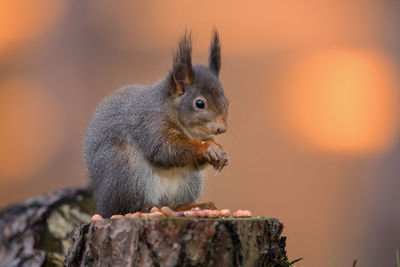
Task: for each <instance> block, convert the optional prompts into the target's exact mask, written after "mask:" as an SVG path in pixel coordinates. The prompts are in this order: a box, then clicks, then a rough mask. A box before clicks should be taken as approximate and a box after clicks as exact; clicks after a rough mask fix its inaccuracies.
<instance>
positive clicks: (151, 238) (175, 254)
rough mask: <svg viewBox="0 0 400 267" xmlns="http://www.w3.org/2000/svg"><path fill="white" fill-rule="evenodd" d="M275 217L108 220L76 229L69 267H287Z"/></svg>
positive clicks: (282, 239) (283, 240) (279, 227)
mask: <svg viewBox="0 0 400 267" xmlns="http://www.w3.org/2000/svg"><path fill="white" fill-rule="evenodd" d="M282 229H283V225H282V224H281V223H280V222H279V221H278V220H277V219H266V218H246V219H237V218H228V219H193V218H190V219H188V218H162V219H125V218H124V219H115V220H111V219H104V220H100V221H96V222H91V223H90V224H85V225H82V226H81V227H79V228H76V229H75V230H74V233H73V240H72V245H71V247H70V250H69V252H68V256H67V260H66V264H67V266H288V265H289V264H288V262H287V259H286V251H285V237H282V236H281V232H282Z"/></svg>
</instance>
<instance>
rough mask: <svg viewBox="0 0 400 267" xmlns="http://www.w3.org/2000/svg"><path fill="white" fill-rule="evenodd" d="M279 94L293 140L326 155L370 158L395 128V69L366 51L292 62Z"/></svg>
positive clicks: (333, 53) (332, 52) (330, 53)
mask: <svg viewBox="0 0 400 267" xmlns="http://www.w3.org/2000/svg"><path fill="white" fill-rule="evenodd" d="M289 73H290V74H289V76H288V77H287V81H288V82H287V84H286V85H285V86H284V89H283V92H284V95H283V98H282V100H283V106H282V107H283V109H284V112H285V121H286V123H287V125H289V126H290V129H291V130H293V131H294V133H295V135H297V136H299V137H300V138H301V139H302V140H305V141H306V142H307V143H308V144H312V145H314V146H316V147H318V148H321V149H326V150H330V151H347V152H374V151H378V150H380V149H382V148H384V147H386V145H388V144H389V143H390V142H391V141H393V139H394V137H395V134H396V133H397V130H398V126H399V117H398V114H399V112H398V111H399V109H398V100H399V94H398V82H397V80H396V75H395V68H394V66H392V65H391V64H390V62H389V61H388V60H387V59H386V58H385V57H384V56H383V55H381V54H379V53H377V52H375V51H370V50H346V51H343V50H329V51H325V52H321V53H317V54H314V55H313V56H311V57H307V59H302V60H299V61H298V62H295V64H294V67H293V68H291V71H290V72H289Z"/></svg>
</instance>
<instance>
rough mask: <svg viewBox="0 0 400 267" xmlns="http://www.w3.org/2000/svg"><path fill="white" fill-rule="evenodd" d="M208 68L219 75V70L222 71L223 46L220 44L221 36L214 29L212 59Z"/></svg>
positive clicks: (211, 49) (210, 58)
mask: <svg viewBox="0 0 400 267" xmlns="http://www.w3.org/2000/svg"><path fill="white" fill-rule="evenodd" d="M208 67H209V68H210V69H211V70H212V71H213V72H214V73H215V75H217V77H218V75H219V70H220V69H221V46H220V44H219V35H218V32H217V29H214V33H213V37H212V40H211V45H210V57H209V59H208Z"/></svg>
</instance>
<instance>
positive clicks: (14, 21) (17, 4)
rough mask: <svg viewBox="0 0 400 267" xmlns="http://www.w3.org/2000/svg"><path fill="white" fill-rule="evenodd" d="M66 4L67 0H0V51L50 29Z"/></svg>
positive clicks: (65, 7)
mask: <svg viewBox="0 0 400 267" xmlns="http://www.w3.org/2000/svg"><path fill="white" fill-rule="evenodd" d="M67 5H68V1H51V0H37V1H7V0H0V51H1V50H3V49H4V48H6V47H8V46H11V45H13V44H15V43H16V42H18V41H23V40H26V39H30V38H32V37H35V36H37V35H38V34H41V33H43V32H45V31H46V30H48V29H50V28H51V27H52V26H54V25H55V23H56V22H57V20H58V19H60V18H61V17H62V15H63V14H64V13H65V12H66V11H67Z"/></svg>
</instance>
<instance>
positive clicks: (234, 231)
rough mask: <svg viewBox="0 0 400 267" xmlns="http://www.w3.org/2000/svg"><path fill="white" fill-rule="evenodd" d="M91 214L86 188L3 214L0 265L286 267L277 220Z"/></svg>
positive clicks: (23, 204) (36, 199) (44, 197)
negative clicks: (103, 217) (96, 216)
mask: <svg viewBox="0 0 400 267" xmlns="http://www.w3.org/2000/svg"><path fill="white" fill-rule="evenodd" d="M93 214H94V201H93V198H92V194H91V191H90V189H88V188H87V187H78V188H68V189H61V190H57V191H54V192H50V193H46V194H43V195H39V196H37V197H34V198H31V199H28V200H26V201H24V202H21V203H18V204H16V205H13V206H10V207H8V208H5V209H3V210H2V211H0V267H3V266H33V267H35V266H62V265H64V264H65V265H68V266H87V265H94V266H103V265H104V266H113V265H115V266H125V263H128V265H131V266H132V265H133V266H288V263H287V260H286V251H285V237H281V232H282V229H283V225H282V224H281V223H280V222H279V221H278V220H277V219H265V218H249V219H185V218H171V219H162V220H145V219H121V220H110V219H106V220H102V221H97V222H90V218H91V216H92V215H93ZM74 227H76V228H75V229H74ZM72 229H74V230H73V231H72V232H71V230H72ZM71 236H72V240H71ZM70 240H71V241H70ZM70 245H71V247H70ZM68 248H69V250H68ZM67 253H68V256H67V258H65V255H67Z"/></svg>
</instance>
